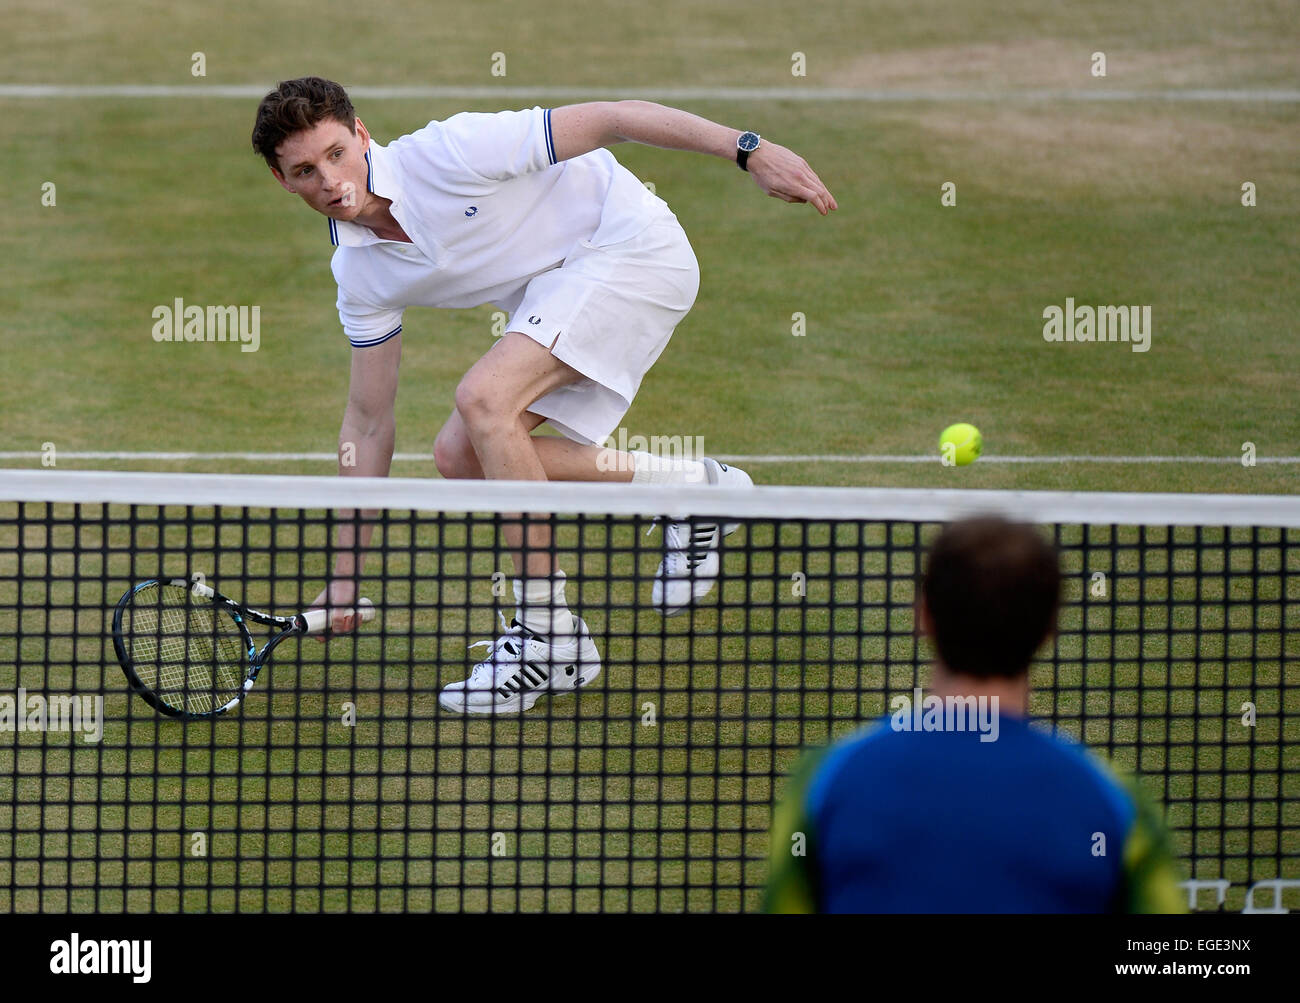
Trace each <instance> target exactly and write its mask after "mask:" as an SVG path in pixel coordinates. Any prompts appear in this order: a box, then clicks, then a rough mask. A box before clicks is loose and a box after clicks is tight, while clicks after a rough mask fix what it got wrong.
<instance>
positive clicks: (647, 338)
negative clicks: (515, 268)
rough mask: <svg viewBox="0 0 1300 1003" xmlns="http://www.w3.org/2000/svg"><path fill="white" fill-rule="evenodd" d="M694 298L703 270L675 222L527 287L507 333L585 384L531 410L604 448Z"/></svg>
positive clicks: (586, 245) (574, 258) (581, 250)
mask: <svg viewBox="0 0 1300 1003" xmlns="http://www.w3.org/2000/svg"><path fill="white" fill-rule="evenodd" d="M699 288H700V266H699V263H698V262H697V261H696V260H695V252H694V251H693V250H691V244H690V241H689V240H687V238H686V231H685V230H683V229H682V226H681V224H680V223H678V222H677V217H675V216H671V215H669V216H665V217H664V218H663V219H661V220H659V221H657V222H655V223H652V224H651V225H650V226H648V227H647V228H646V229H645V230H642V231H641V232H640V233H639V234H637V235H636V236H635V237H632V238H630V239H629V240H624V241H621V242H620V243H617V244H606V245H604V246H602V247H594V246H592V244H591V243H590V242H589V241H586V240H584V241H581V242H580V243H579V244H578V246H577V247H575V248H574V249H573V251H572V252H571V253H570V254H569V256H568V257H567V258H565V259H564V262H563V263H562V264H561V265H560V267H559V268H552V269H551V270H550V271H548V272H543V273H542V274H541V275H538V276H537V277H536V278H534V279H533V280H532V281H531V282H529V283H528V286H527V288H526V289H525V290H524V298H523V300H521V301H520V304H519V307H518V309H516V310H515V312H514V313H513V314H512V315H511V317H510V323H509V325H508V326H507V328H506V329H507V330H508V331H518V332H519V333H521V334H525V335H527V336H528V337H529V338H532V339H533V340H534V341H536V342H537V343H538V344H539V345H541V346H542V347H543V348H548V349H550V351H551V354H552V355H554V356H555V357H556V358H557V359H559V360H560V361H561V362H564V363H567V364H568V365H570V366H572V367H573V368H574V369H576V370H577V371H578V372H580V373H581V374H582V375H583V377H584V378H583V379H581V380H579V381H577V382H576V383H571V384H568V385H567V386H563V387H561V388H560V389H558V390H555V391H552V392H551V393H548V394H546V395H545V396H544V397H541V398H539V399H538V400H536V401H534V402H533V404H532V405H531V406H530V407H529V408H528V410H529V411H531V412H533V413H534V414H539V415H541V416H543V417H544V418H546V420H547V421H549V422H550V423H551V424H552V425H553V426H554V427H555V428H556V429H558V430H559V431H560V432H562V433H563V434H564V435H566V436H568V437H569V438H570V439H576V440H577V441H579V442H587V443H592V442H601V441H603V440H604V439H605V438H606V437H608V436H609V435H610V434H611V433H612V432H613V431H614V430H615V429H616V428H617V427H618V425H619V423H620V422H621V421H622V420H623V416H624V415H625V414H627V410H628V408H630V407H631V406H632V400H633V398H635V397H636V392H637V390H638V389H639V388H640V386H641V380H642V379H643V378H644V377H645V374H646V373H647V372H648V371H649V369H650V367H651V366H653V365H654V364H655V360H656V359H658V358H659V355H660V353H662V352H663V350H664V348H665V347H667V345H668V339H669V338H670V337H672V333H673V329H674V328H676V327H677V325H678V324H679V323H680V322H681V319H682V318H683V317H685V316H686V314H687V312H688V311H689V310H690V308H691V305H692V304H693V303H694V302H695V294H696V293H697V292H699Z"/></svg>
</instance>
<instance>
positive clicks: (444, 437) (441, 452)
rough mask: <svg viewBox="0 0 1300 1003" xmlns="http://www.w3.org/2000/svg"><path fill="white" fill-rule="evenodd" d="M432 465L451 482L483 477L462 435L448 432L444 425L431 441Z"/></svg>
mask: <svg viewBox="0 0 1300 1003" xmlns="http://www.w3.org/2000/svg"><path fill="white" fill-rule="evenodd" d="M449 424H450V423H449ZM433 465H434V466H435V467H437V468H438V473H440V474H441V475H442V476H443V477H446V478H449V479H452V480H474V479H477V478H480V477H482V476H483V470H482V468H481V467H480V466H479V462H478V457H477V456H476V455H475V453H474V447H473V446H472V445H471V444H470V442H469V440H468V439H466V438H465V436H464V434H463V433H457V432H449V431H448V426H446V425H444V426H443V429H442V431H441V432H439V433H438V438H436V439H435V440H434V441H433Z"/></svg>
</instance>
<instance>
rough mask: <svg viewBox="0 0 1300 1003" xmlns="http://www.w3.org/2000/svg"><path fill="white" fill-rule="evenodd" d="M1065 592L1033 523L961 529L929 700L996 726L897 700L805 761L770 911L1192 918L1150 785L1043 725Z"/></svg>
mask: <svg viewBox="0 0 1300 1003" xmlns="http://www.w3.org/2000/svg"><path fill="white" fill-rule="evenodd" d="M1060 588H1061V576H1060V571H1059V569H1058V563H1057V555H1056V551H1055V550H1054V548H1052V546H1051V545H1049V544H1048V543H1047V542H1046V541H1045V540H1044V539H1043V538H1042V537H1041V536H1039V534H1038V533H1037V532H1036V531H1035V530H1034V529H1033V527H1031V526H1025V525H1017V524H1013V523H1008V522H1006V521H1005V520H1003V519H1000V518H995V517H985V518H978V519H973V520H967V521H964V522H959V523H955V524H954V525H952V526H950V527H949V528H948V529H947V530H945V531H944V533H943V534H942V535H941V536H940V537H939V539H938V540H937V541H936V542H935V544H934V546H933V548H932V549H931V551H930V558H929V566H928V568H927V569H926V572H925V577H924V579H923V581H922V587H921V593H922V594H921V600H920V602H919V603H918V607H919V608H918V614H919V622H920V626H921V630H922V633H923V634H925V635H926V636H928V637H930V638H931V639H932V641H933V642H934V649H935V658H934V662H933V664H932V667H931V682H930V686H931V689H930V696H932V697H938V698H939V699H940V700H941V701H942V702H943V703H944V704H945V706H946V705H947V704H948V703H949V700H950V698H951V700H952V702H953V703H954V706H966V707H970V706H971V703H970V701H971V700H972V699H973V700H974V701H975V705H976V706H979V705H983V706H986V707H989V708H991V709H992V710H993V711H994V712H995V713H996V714H997V715H998V716H997V718H996V720H994V719H991V718H990V719H987V720H988V723H989V724H995V725H996V726H995V727H984V728H981V727H969V725H971V724H972V723H973V722H971V721H970V720H967V721H966V722H965V724H966V725H967V726H968V727H966V729H965V730H956V728H955V727H954V726H955V725H956V724H957V722H958V721H959V720H960V718H959V716H958V715H957V714H954V715H953V716H952V718H951V724H950V722H949V718H948V715H947V712H946V710H945V712H944V715H943V718H942V722H940V720H939V718H938V716H937V715H935V716H931V717H929V718H928V719H926V718H922V719H921V720H922V721H928V724H926V725H925V726H922V727H917V724H918V715H917V713H916V708H915V707H913V708H911V709H910V710H911V712H910V713H903V711H904V710H907V709H908V708H905V707H904V706H903V704H902V702H901V701H898V698H895V701H898V703H899V705H898V706H897V707H895V713H894V714H892V715H891V716H890V717H889V718H886V719H884V720H881V721H879V722H876V723H875V724H873V725H871V726H869V727H868V728H866V729H865V730H863V731H862V732H860V733H858V734H856V735H853V736H850V737H848V738H847V739H844V740H841V741H839V742H836V743H835V744H833V745H832V746H831V747H830V748H829V749H826V750H822V751H819V752H815V753H813V754H810V755H808V756H806V757H805V758H804V760H803V761H802V762H801V763H800V764H799V765H798V766H797V767H796V769H795V771H794V773H793V775H792V776H791V778H790V781H789V785H788V787H787V789H786V792H785V796H784V798H783V800H782V802H781V804H780V806H779V807H778V808H777V810H776V812H775V814H774V816H773V822H772V834H771V835H772V841H771V847H770V850H771V870H770V872H769V874H770V876H769V881H768V888H767V899H766V907H767V909H768V910H769V911H772V912H854V913H897V912H909V913H911V912H928V913H938V912H943V913H995V912H996V913H1003V912H1020V913H1039V912H1051V913H1062V912H1064V913H1100V912H1142V913H1146V912H1160V913H1172V912H1183V911H1185V910H1184V904H1183V903H1184V898H1183V896H1182V895H1181V894H1180V892H1179V889H1178V878H1177V875H1176V873H1175V869H1174V864H1173V860H1172V857H1171V855H1170V851H1169V847H1168V840H1167V837H1166V834H1165V829H1164V825H1163V823H1162V821H1161V818H1160V813H1159V811H1158V810H1157V809H1156V808H1155V807H1154V806H1153V805H1152V804H1150V803H1149V802H1148V801H1147V799H1146V798H1145V796H1144V795H1143V794H1142V793H1141V791H1140V790H1139V788H1138V786H1137V784H1136V783H1135V782H1134V781H1133V780H1132V779H1131V778H1121V777H1120V776H1119V775H1118V774H1116V773H1115V772H1114V771H1113V770H1112V769H1111V767H1110V766H1109V765H1108V764H1107V763H1105V762H1104V761H1103V760H1102V759H1101V758H1099V757H1098V756H1096V755H1094V754H1093V753H1091V752H1089V751H1088V750H1086V749H1084V748H1083V747H1081V746H1080V745H1078V744H1076V743H1075V742H1073V741H1069V740H1067V739H1064V738H1060V737H1056V736H1053V735H1051V734H1049V733H1047V732H1045V731H1043V730H1040V729H1039V728H1036V727H1032V726H1031V725H1030V722H1029V719H1028V716H1027V715H1028V706H1029V663H1030V660H1031V659H1032V658H1033V655H1034V652H1035V651H1036V650H1037V649H1038V647H1039V646H1040V645H1041V644H1042V643H1043V641H1044V640H1046V638H1047V637H1048V636H1049V635H1050V634H1051V633H1052V631H1053V630H1054V628H1055V623H1056V614H1057V609H1058V606H1059V601H1060ZM926 699H927V700H928V699H929V698H928V697H927V698H926ZM958 701H961V702H960V703H958ZM932 706H934V705H932ZM940 723H941V724H942V727H932V726H935V725H939V724H940Z"/></svg>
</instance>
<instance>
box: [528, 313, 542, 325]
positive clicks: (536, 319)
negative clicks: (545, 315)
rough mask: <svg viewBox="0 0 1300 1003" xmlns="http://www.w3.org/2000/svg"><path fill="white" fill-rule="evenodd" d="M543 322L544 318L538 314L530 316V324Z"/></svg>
mask: <svg viewBox="0 0 1300 1003" xmlns="http://www.w3.org/2000/svg"><path fill="white" fill-rule="evenodd" d="M541 322H542V318H541V317H539V316H537V314H533V315H532V316H531V317H529V318H528V323H530V324H540V323H541Z"/></svg>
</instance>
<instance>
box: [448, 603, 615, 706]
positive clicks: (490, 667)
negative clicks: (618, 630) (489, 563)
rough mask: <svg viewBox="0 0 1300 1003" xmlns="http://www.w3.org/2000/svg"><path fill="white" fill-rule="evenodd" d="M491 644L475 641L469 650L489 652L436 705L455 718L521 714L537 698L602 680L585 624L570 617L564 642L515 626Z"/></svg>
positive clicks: (512, 625)
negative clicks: (570, 621)
mask: <svg viewBox="0 0 1300 1003" xmlns="http://www.w3.org/2000/svg"><path fill="white" fill-rule="evenodd" d="M497 615H498V616H500V617H501V627H502V630H503V631H504V633H502V635H501V636H500V637H498V638H497V639H496V640H495V641H476V642H475V643H474V644H472V645H470V647H471V648H475V647H478V646H479V645H483V646H485V647H487V648H490V649H491V651H490V652H489V654H488V656H487V658H485V659H484V660H483V661H481V662H479V663H478V664H477V665H475V666H474V668H473V669H472V670H471V671H470V674H469V678H468V679H462V680H461V681H460V682H458V683H451V684H449V685H448V686H446V687H445V688H444V689H443V691H442V692H441V693H440V694H438V703H439V704H441V705H442V707H443V708H444V709H445V710H449V711H452V712H454V713H456V714H522V713H523V712H524V711H526V710H528V709H529V708H530V707H532V705H533V704H535V703H536V702H537V700H538V698H539V697H542V696H546V695H548V694H549V695H551V696H555V695H558V694H561V693H571V692H573V691H574V690H576V689H577V688H578V687H579V686H586V685H587V684H588V683H590V682H591V681H592V680H593V679H595V678H596V677H597V676H598V675H600V654H599V653H598V652H597V651H596V643H595V642H594V641H593V640H592V639H591V631H590V630H588V629H587V624H586V621H584V620H582V619H580V618H578V617H576V616H575V617H574V618H573V633H572V634H570V635H569V636H567V637H543V636H542V635H541V634H534V633H533V632H532V631H530V630H528V629H527V628H525V627H523V626H522V625H521V624H520V623H519V622H518V621H517V620H511V621H510V624H509V626H507V625H506V618H505V617H504V616H502V615H501V614H500V613H498V614H497Z"/></svg>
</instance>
